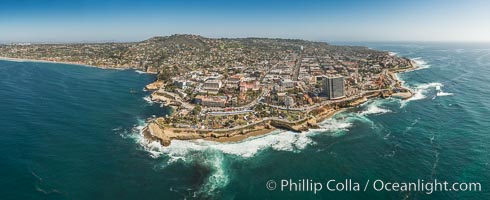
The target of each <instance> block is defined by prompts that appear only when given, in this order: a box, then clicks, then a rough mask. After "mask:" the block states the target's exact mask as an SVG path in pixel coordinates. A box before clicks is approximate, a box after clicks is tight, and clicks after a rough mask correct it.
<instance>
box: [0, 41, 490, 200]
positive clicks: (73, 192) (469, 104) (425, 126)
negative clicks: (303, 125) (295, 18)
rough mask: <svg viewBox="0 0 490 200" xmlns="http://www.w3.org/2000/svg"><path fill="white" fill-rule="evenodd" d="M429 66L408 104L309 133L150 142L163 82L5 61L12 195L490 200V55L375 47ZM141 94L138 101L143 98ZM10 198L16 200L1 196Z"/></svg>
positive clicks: (418, 75) (370, 107)
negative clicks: (319, 185) (451, 188)
mask: <svg viewBox="0 0 490 200" xmlns="http://www.w3.org/2000/svg"><path fill="white" fill-rule="evenodd" d="M356 45H365V46H369V47H371V48H374V49H380V50H387V51H390V52H393V53H396V54H397V55H398V56H407V57H410V58H416V59H417V62H418V63H419V64H423V65H425V66H426V67H423V68H421V69H418V70H415V71H411V72H407V73H403V74H399V75H398V76H399V77H400V78H401V79H402V80H403V81H404V82H405V84H406V85H407V86H408V87H410V88H412V89H413V90H414V91H415V93H416V94H415V96H414V97H412V98H410V99H408V100H399V99H394V98H389V99H374V100H370V101H368V102H366V103H364V104H362V105H360V106H358V107H356V108H350V109H347V110H344V111H342V112H340V113H338V114H336V115H335V116H333V117H332V118H330V119H327V120H325V121H324V122H322V123H319V125H320V129H315V130H311V131H309V132H305V133H299V134H298V133H292V132H285V131H274V132H273V133H271V134H268V135H264V136H258V137H254V138H249V139H247V140H245V141H241V142H235V143H229V144H223V143H217V142H211V141H200V140H199V141H172V145H171V146H170V147H161V146H159V145H158V144H151V145H146V144H145V143H144V141H142V140H143V139H142V137H141V135H140V133H139V132H140V129H141V127H142V126H144V120H145V119H146V118H147V117H150V116H152V115H165V114H167V113H168V112H169V109H167V108H161V107H160V105H158V104H152V103H149V102H147V101H145V99H144V97H146V96H148V93H146V92H144V91H142V90H141V89H142V88H143V87H144V86H145V85H146V84H147V83H149V82H151V81H153V80H154V76H153V75H149V74H141V73H137V72H135V71H134V70H103V69H97V68H88V67H81V66H73V65H65V64H53V63H33V62H9V61H0V97H1V98H0V113H1V114H2V115H1V116H0V126H1V127H2V131H1V133H2V134H1V135H0V149H1V151H0V152H2V153H1V154H0V163H1V164H0V173H1V175H2V180H1V182H0V193H1V194H3V196H4V197H5V199H14V198H15V199H19V198H21V199H46V198H49V199H94V198H95V199H100V198H103V199H112V198H118V199H155V198H158V199H159V198H165V199H184V198H185V199H194V198H195V199H201V198H210V199H267V198H285V199H291V198H299V199H320V198H323V199H325V198H336V199H339V198H340V199H352V198H362V199H366V198H367V199H380V198H391V199H393V198H394V199H405V198H406V199H429V198H434V199H485V197H487V196H488V195H490V193H489V191H488V189H486V188H488V187H489V186H490V175H489V174H488V171H489V170H490V166H489V162H490V135H489V134H490V133H489V132H488V131H487V130H490V129H489V128H490V121H489V120H488V116H490V100H489V99H490V94H489V93H488V91H490V85H489V84H488V82H487V80H490V73H489V72H490V45H486V46H485V45H469V44H467V45H463V44H442V43H438V44H429V43H414V44H403V43H402V44H393V43H366V44H356ZM131 90H135V91H138V92H137V93H136V94H133V93H131V92H130V91H131ZM418 178H419V179H426V180H431V179H434V178H437V179H438V180H447V181H459V182H463V181H468V182H480V183H481V184H482V188H483V191H482V192H436V193H433V194H431V195H427V194H425V193H422V192H375V191H369V192H326V191H322V192H320V193H317V194H316V195H315V194H313V193H308V192H281V191H269V190H267V189H266V187H265V185H266V182H267V181H268V180H281V179H293V180H299V179H313V180H316V181H324V180H329V179H337V180H344V179H353V180H355V181H360V182H363V181H365V180H367V179H371V180H373V179H382V180H386V181H414V180H416V179H418ZM2 199H4V198H2Z"/></svg>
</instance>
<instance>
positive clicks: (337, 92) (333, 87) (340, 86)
mask: <svg viewBox="0 0 490 200" xmlns="http://www.w3.org/2000/svg"><path fill="white" fill-rule="evenodd" d="M323 93H324V94H325V95H326V96H327V98H328V99H340V98H342V97H344V96H345V93H344V77H343V76H336V77H325V78H323Z"/></svg>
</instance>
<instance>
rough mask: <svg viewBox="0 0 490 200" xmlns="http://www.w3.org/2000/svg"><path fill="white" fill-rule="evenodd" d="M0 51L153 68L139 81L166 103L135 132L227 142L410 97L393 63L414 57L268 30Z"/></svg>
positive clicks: (405, 63) (303, 127)
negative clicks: (371, 102)
mask: <svg viewBox="0 0 490 200" xmlns="http://www.w3.org/2000/svg"><path fill="white" fill-rule="evenodd" d="M0 57H1V58H2V59H7V60H15V61H43V62H44V61H47V62H57V63H67V64H77V65H86V66H95V67H100V68H116V69H136V70H141V71H144V72H147V73H155V74H157V76H156V77H157V80H156V81H155V82H153V83H151V84H149V85H147V86H146V87H145V89H146V90H148V91H151V95H150V97H151V100H152V101H155V102H158V103H162V104H163V105H166V106H171V107H172V108H173V112H172V113H171V114H169V115H167V116H158V117H154V118H149V119H147V124H148V125H147V126H146V127H145V128H144V129H143V131H142V134H143V136H144V137H145V139H146V140H147V141H148V142H152V141H157V142H159V143H160V144H162V145H163V146H168V145H170V143H171V141H172V140H195V139H205V140H212V141H218V142H235V141H240V140H243V139H246V138H248V137H251V136H258V135H263V134H267V133H270V132H272V131H274V130H277V129H283V130H289V131H294V132H302V131H307V130H310V129H318V128H319V126H318V123H320V122H322V121H323V120H325V119H327V118H329V117H331V116H332V115H334V114H335V113H337V112H339V111H340V110H342V109H345V108H349V107H354V106H357V105H359V104H362V103H364V102H366V101H368V99H370V98H378V97H380V98H387V97H395V98H401V99H407V98H410V97H411V96H412V95H413V93H412V91H410V89H408V88H405V87H403V85H402V83H401V82H400V81H399V80H398V78H397V76H396V73H400V72H404V71H408V70H412V69H414V68H416V67H417V66H416V64H415V63H414V62H413V61H412V60H410V59H408V58H403V57H398V56H396V55H392V54H390V53H389V52H384V51H377V50H372V49H369V48H367V47H359V46H337V45H330V44H328V43H325V42H313V41H305V40H294V39H268V38H231V39H230V38H219V39H215V38H205V37H201V36H197V35H172V36H165V37H153V38H150V39H148V40H145V41H142V42H134V43H96V44H29V45H25V44H22V45H16V44H11V45H2V46H0Z"/></svg>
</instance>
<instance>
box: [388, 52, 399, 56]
mask: <svg viewBox="0 0 490 200" xmlns="http://www.w3.org/2000/svg"><path fill="white" fill-rule="evenodd" d="M388 54H389V55H390V56H396V55H397V54H398V53H396V52H388Z"/></svg>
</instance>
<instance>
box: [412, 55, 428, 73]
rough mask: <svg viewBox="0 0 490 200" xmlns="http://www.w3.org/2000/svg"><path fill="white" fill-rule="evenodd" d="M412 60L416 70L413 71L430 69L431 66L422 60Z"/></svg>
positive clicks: (418, 58) (419, 58)
mask: <svg viewBox="0 0 490 200" xmlns="http://www.w3.org/2000/svg"><path fill="white" fill-rule="evenodd" d="M412 60H413V61H414V62H415V64H416V65H417V68H416V69H414V70H421V69H427V68H429V67H431V65H429V64H427V62H426V61H425V60H423V59H422V58H421V57H416V58H412ZM414 70H412V71H414Z"/></svg>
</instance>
